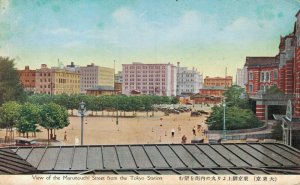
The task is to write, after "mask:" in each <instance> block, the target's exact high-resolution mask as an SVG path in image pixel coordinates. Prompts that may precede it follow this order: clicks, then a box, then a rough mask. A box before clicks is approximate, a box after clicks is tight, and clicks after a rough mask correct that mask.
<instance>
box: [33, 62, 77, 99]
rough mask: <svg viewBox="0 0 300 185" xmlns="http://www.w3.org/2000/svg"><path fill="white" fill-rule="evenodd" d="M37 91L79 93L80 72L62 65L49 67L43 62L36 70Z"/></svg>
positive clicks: (45, 92)
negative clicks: (61, 66)
mask: <svg viewBox="0 0 300 185" xmlns="http://www.w3.org/2000/svg"><path fill="white" fill-rule="evenodd" d="M35 77H36V78H35V81H36V84H35V93H44V94H51V95H52V94H63V93H65V94H77V93H80V74H79V73H78V72H75V71H72V70H67V69H65V68H60V67H52V68H48V67H47V65H46V64H42V65H41V68H40V69H37V70H36V75H35Z"/></svg>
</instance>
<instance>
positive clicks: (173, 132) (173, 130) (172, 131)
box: [171, 128, 175, 137]
mask: <svg viewBox="0 0 300 185" xmlns="http://www.w3.org/2000/svg"><path fill="white" fill-rule="evenodd" d="M174 135H175V129H174V128H172V129H171V136H172V137H174Z"/></svg>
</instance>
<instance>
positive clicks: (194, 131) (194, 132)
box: [193, 126, 196, 136]
mask: <svg viewBox="0 0 300 185" xmlns="http://www.w3.org/2000/svg"><path fill="white" fill-rule="evenodd" d="M193 134H194V136H196V127H195V126H194V128H193Z"/></svg>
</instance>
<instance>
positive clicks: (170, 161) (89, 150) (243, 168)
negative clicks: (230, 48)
mask: <svg viewBox="0 0 300 185" xmlns="http://www.w3.org/2000/svg"><path fill="white" fill-rule="evenodd" d="M6 150H10V152H11V153H14V156H15V155H18V156H20V157H21V158H22V159H24V160H26V161H27V162H28V163H29V164H31V166H33V167H34V168H35V169H36V170H37V171H36V172H32V173H58V174H59V173H63V174H72V173H75V174H78V173H87V174H88V173H95V174H220V175H223V174H249V175H251V174H274V173H275V174H276V173H281V174H282V173H287V174H291V173H296V174H300V171H299V169H300V152H299V151H298V150H296V149H294V148H291V147H288V146H285V145H281V144H274V143H272V144H271V143H239V144H229V143H227V144H184V145H182V144H171V145H169V144H159V145H155V144H147V145H90V146H60V147H59V146H50V147H46V148H44V147H35V148H32V147H25V148H24V147H20V148H11V149H6ZM30 169H31V168H30ZM275 171H276V172H275ZM12 173H13V172H12Z"/></svg>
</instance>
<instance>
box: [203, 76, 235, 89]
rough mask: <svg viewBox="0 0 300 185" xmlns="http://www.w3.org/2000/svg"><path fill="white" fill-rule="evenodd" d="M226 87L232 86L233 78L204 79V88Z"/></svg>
mask: <svg viewBox="0 0 300 185" xmlns="http://www.w3.org/2000/svg"><path fill="white" fill-rule="evenodd" d="M216 86H217V87H224V88H228V87H231V86H232V76H226V77H209V76H206V77H205V79H204V87H216Z"/></svg>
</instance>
